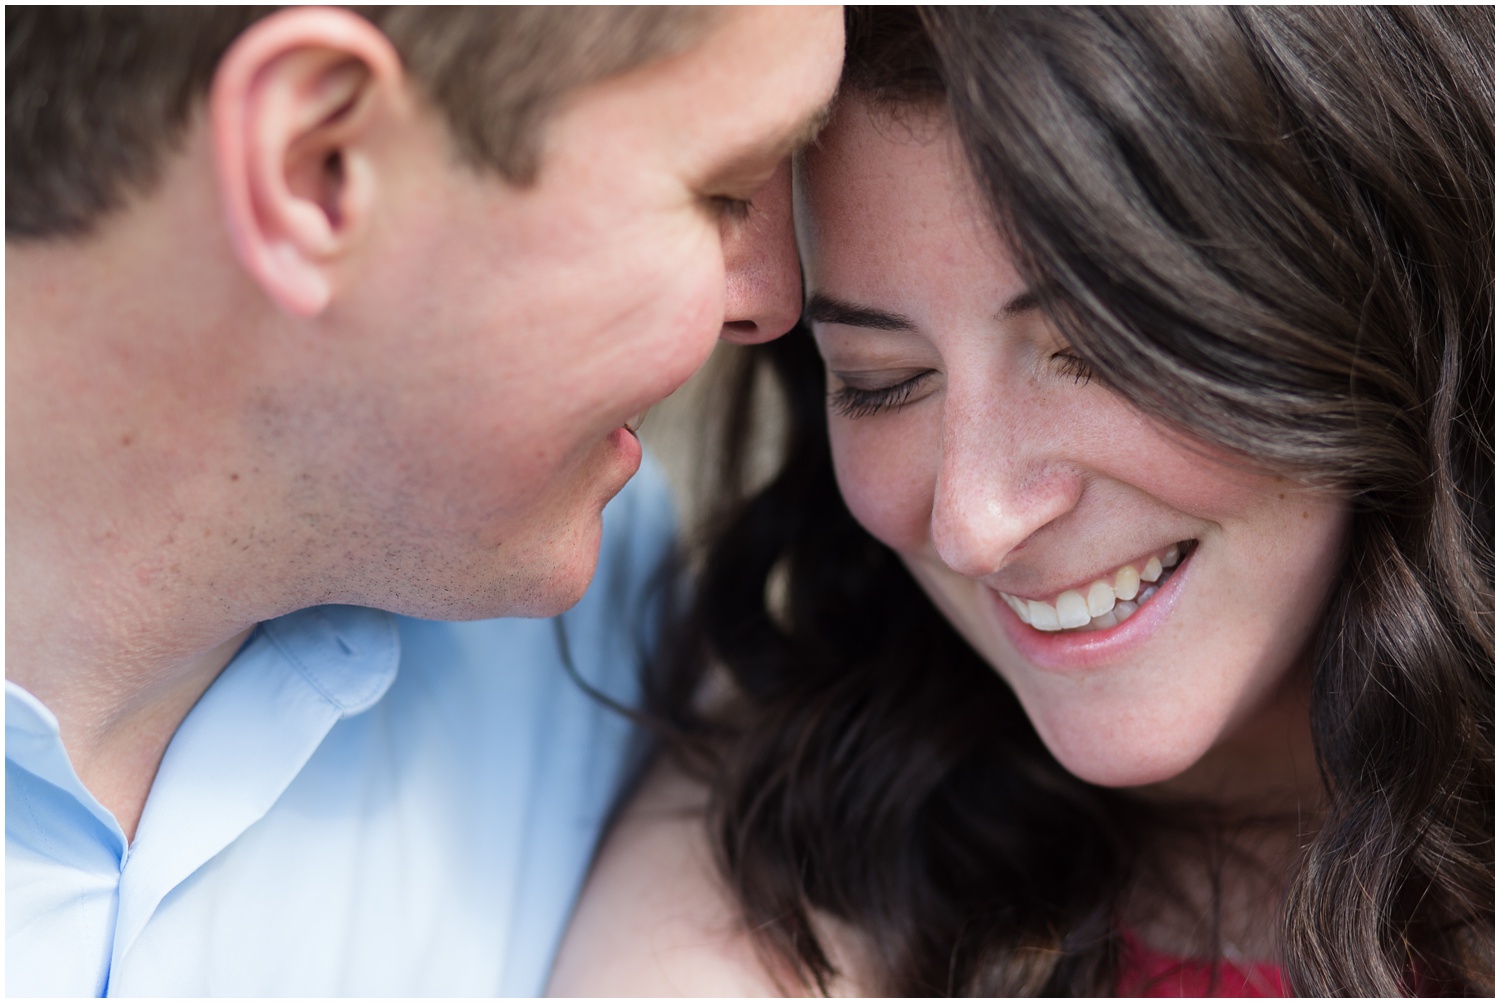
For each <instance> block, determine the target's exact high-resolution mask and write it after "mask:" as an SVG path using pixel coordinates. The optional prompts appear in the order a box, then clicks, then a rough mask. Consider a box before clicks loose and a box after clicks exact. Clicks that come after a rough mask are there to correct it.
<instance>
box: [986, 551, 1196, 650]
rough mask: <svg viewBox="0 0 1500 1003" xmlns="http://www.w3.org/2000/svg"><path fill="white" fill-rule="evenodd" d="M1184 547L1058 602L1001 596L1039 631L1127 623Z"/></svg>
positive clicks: (1069, 593) (1061, 597)
mask: <svg viewBox="0 0 1500 1003" xmlns="http://www.w3.org/2000/svg"><path fill="white" fill-rule="evenodd" d="M1183 552H1184V548H1183V547H1182V546H1181V545H1179V544H1175V543H1174V544H1172V545H1171V546H1169V547H1167V549H1166V551H1165V552H1164V553H1163V554H1162V556H1161V557H1157V556H1155V555H1152V556H1151V557H1150V558H1148V559H1147V560H1146V564H1145V567H1144V568H1142V569H1141V570H1140V571H1137V570H1136V569H1135V566H1134V565H1131V564H1127V565H1125V566H1124V567H1122V568H1120V569H1119V570H1118V571H1116V572H1115V580H1114V584H1113V585H1111V584H1110V583H1109V582H1108V581H1106V580H1103V579H1100V580H1098V581H1094V582H1092V583H1090V584H1089V586H1088V588H1087V589H1085V590H1083V591H1079V590H1078V589H1068V590H1067V591H1065V592H1063V593H1062V594H1061V595H1059V596H1058V597H1057V600H1056V601H1055V602H1054V603H1045V602H1040V601H1038V600H1036V599H1022V598H1020V597H1018V596H1013V595H1009V594H1007V593H1004V592H1001V593H1000V597H1001V598H1002V599H1004V600H1005V604H1006V605H1007V606H1009V607H1010V608H1011V610H1013V611H1014V612H1015V614H1016V616H1017V617H1019V618H1020V620H1021V622H1022V623H1025V624H1028V625H1030V626H1031V627H1032V628H1034V629H1036V630H1045V631H1058V630H1074V629H1077V628H1079V627H1089V628H1091V629H1094V630H1101V629H1104V628H1106V627H1113V626H1116V625H1117V624H1121V623H1124V622H1125V620H1126V619H1127V618H1128V617H1130V615H1131V614H1133V613H1134V612H1135V611H1136V610H1138V609H1140V607H1141V605H1142V604H1143V603H1144V602H1146V600H1148V599H1150V598H1151V597H1152V596H1153V595H1155V594H1156V591H1157V589H1158V588H1160V585H1159V584H1153V583H1159V582H1161V580H1162V578H1163V576H1164V575H1170V574H1171V570H1170V569H1172V568H1175V567H1176V566H1177V564H1178V563H1179V562H1180V561H1181V560H1182V557H1183Z"/></svg>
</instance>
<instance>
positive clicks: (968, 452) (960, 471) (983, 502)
mask: <svg viewBox="0 0 1500 1003" xmlns="http://www.w3.org/2000/svg"><path fill="white" fill-rule="evenodd" d="M1053 438H1054V437H1053V435H1052V433H1051V431H1049V430H1048V429H1047V428H1046V427H1045V423H1044V422H1041V421H1039V420H1037V416H1035V415H1028V414H1027V413H1026V408H1025V405H1024V403H1021V404H1019V405H1017V404H1015V403H1010V404H1007V403H1004V402H1001V401H999V400H998V399H997V397H996V396H993V395H992V396H990V397H988V398H987V399H982V400H974V401H972V402H970V403H967V404H966V403H965V401H963V400H962V399H955V397H954V396H953V395H952V394H951V393H950V395H949V396H948V398H947V399H946V400H945V402H944V418H943V436H942V444H941V447H940V448H941V457H940V460H939V464H938V476H937V482H936V485H935V487H934V491H933V499H932V526H931V533H932V544H933V547H934V548H935V549H936V550H937V553H938V556H939V557H941V558H942V560H943V563H944V564H946V565H947V566H948V567H950V568H952V569H953V570H954V571H956V572H958V573H959V574H961V575H967V576H969V577H972V578H982V577H984V576H986V575H990V574H993V573H995V572H996V571H999V570H1000V569H1001V568H1002V567H1004V566H1005V564H1006V563H1007V561H1008V559H1009V557H1010V555H1011V554H1012V553H1013V552H1014V551H1015V550H1016V548H1017V547H1019V546H1021V544H1023V543H1025V542H1026V541H1027V540H1028V539H1029V538H1030V537H1031V536H1032V535H1033V534H1034V533H1036V532H1037V531H1038V530H1040V529H1041V528H1043V527H1044V526H1046V525H1047V524H1048V523H1050V522H1052V521H1053V520H1055V519H1057V518H1059V517H1060V516H1063V515H1065V514H1066V513H1068V512H1070V511H1072V509H1073V507H1074V506H1075V505H1077V503H1078V499H1079V496H1080V495H1081V494H1082V493H1083V481H1082V477H1081V475H1080V473H1079V471H1078V469H1077V468H1076V467H1074V466H1073V465H1072V464H1070V463H1068V462H1066V460H1065V459H1063V458H1062V457H1061V456H1059V455H1058V451H1057V450H1056V449H1055V448H1054V443H1053Z"/></svg>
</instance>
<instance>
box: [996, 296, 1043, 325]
mask: <svg viewBox="0 0 1500 1003" xmlns="http://www.w3.org/2000/svg"><path fill="white" fill-rule="evenodd" d="M1039 306H1041V301H1040V300H1038V299H1037V295H1036V293H1034V292H1032V291H1031V290H1030V289H1027V290H1026V291H1025V292H1021V293H1018V294H1016V295H1015V296H1012V297H1011V298H1010V299H1009V300H1007V301H1006V303H1005V305H1004V306H1002V307H1001V308H1000V310H999V311H998V312H997V313H996V314H995V316H996V318H998V319H1000V320H1010V319H1011V318H1012V317H1017V316H1020V315H1021V314H1023V313H1026V312H1027V311H1029V310H1035V309H1037V308H1038V307H1039Z"/></svg>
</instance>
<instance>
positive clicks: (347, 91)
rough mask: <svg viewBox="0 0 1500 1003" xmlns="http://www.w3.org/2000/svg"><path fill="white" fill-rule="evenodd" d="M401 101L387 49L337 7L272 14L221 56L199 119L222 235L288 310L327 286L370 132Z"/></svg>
mask: <svg viewBox="0 0 1500 1003" xmlns="http://www.w3.org/2000/svg"><path fill="white" fill-rule="evenodd" d="M404 106H405V82H404V78H403V74H402V69H401V61H400V58H399V57H398V56H397V54H396V51H395V49H394V48H393V47H392V46H391V44H390V42H389V41H388V40H387V39H386V37H385V36H384V35H383V34H382V33H381V32H380V30H379V29H377V28H376V27H375V26H373V25H372V24H370V23H369V22H368V21H366V20H364V19H363V18H361V17H359V16H358V15H356V14H354V13H352V12H350V11H346V10H339V9H333V8H326V7H323V8H308V7H304V8H294V9H290V10H284V11H280V12H278V13H276V14H272V15H271V16H270V17H267V18H266V19H264V20H262V21H260V22H258V23H256V24H254V25H252V26H251V27H250V28H248V29H247V30H246V31H245V32H244V34H242V35H241V36H240V37H239V38H238V39H236V40H235V42H234V44H233V45H232V46H230V48H229V51H228V52H226V53H225V54H224V58H223V59H222V60H221V61H220V63H219V67H218V70H217V71H216V73H215V76H214V81H213V86H212V88H211V90H210V92H209V100H208V128H209V129H210V132H211V136H212V140H213V147H214V157H215V161H216V169H217V174H218V183H219V192H220V198H221V200H222V202H223V206H224V213H225V218H226V220H227V222H228V225H229V231H230V237H231V240H232V241H233V244H234V249H235V253H236V254H237V255H238V257H239V259H240V262H241V264H242V265H243V266H244V268H245V270H246V271H247V272H248V273H249V274H250V275H251V277H252V278H254V279H255V281H256V282H257V283H258V284H259V285H260V286H261V287H262V288H263V289H264V290H265V292H266V294H267V295H268V296H270V298H271V299H272V300H273V301H274V302H276V303H277V304H278V305H279V306H280V307H281V308H282V309H283V310H286V311H287V312H288V313H291V314H294V315H296V316H301V317H312V316H316V315H317V314H319V313H320V312H322V311H323V309H324V308H325V307H327V305H328V303H329V301H330V299H331V298H332V297H333V295H334V294H335V292H336V288H337V280H338V277H339V266H340V264H341V263H342V262H344V261H346V260H347V259H348V257H349V255H348V253H347V252H348V251H349V250H350V248H351V246H352V245H353V243H354V242H355V241H357V240H358V238H359V237H360V235H361V234H362V233H363V232H364V230H365V228H366V225H367V223H368V220H369V216H370V213H371V211H372V207H373V203H374V199H375V194H376V189H377V185H378V182H379V179H378V177H377V171H376V169H375V164H374V162H373V158H372V156H371V145H372V144H371V139H372V134H373V132H374V131H375V130H377V129H378V128H379V126H380V125H381V123H382V117H383V116H389V115H390V114H392V113H398V114H399V111H400V109H401V108H403V107H404Z"/></svg>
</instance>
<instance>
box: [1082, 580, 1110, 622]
mask: <svg viewBox="0 0 1500 1003" xmlns="http://www.w3.org/2000/svg"><path fill="white" fill-rule="evenodd" d="M1088 601H1089V616H1093V617H1099V616H1103V615H1104V614H1106V613H1108V612H1109V611H1110V610H1112V609H1114V608H1115V590H1114V588H1112V587H1111V586H1110V584H1109V582H1095V583H1094V584H1092V585H1090V586H1089V594H1088Z"/></svg>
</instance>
